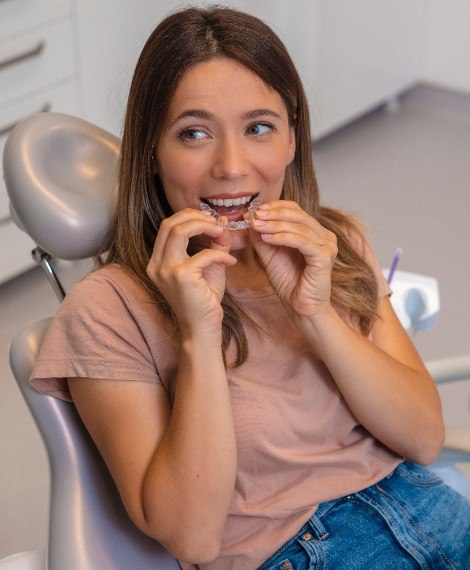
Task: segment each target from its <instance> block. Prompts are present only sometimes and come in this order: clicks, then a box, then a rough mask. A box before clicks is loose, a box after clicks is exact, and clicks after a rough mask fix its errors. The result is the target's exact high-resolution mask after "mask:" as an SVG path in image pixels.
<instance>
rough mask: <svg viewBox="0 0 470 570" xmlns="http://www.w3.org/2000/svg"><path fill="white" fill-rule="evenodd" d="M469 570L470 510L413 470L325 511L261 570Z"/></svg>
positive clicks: (431, 477)
mask: <svg viewBox="0 0 470 570" xmlns="http://www.w3.org/2000/svg"><path fill="white" fill-rule="evenodd" d="M390 568H392V569H393V570H412V569H413V570H417V569H426V570H444V569H450V568H452V569H454V570H469V569H470V503H469V502H468V501H467V500H466V499H465V498H464V497H462V496H461V495H460V494H458V493H457V492H456V491H454V490H453V489H451V488H450V487H448V486H447V485H445V484H444V483H442V481H441V479H439V477H438V476H437V475H435V474H434V473H432V472H431V471H429V470H428V469H426V468H424V467H421V466H420V465H416V464H415V463H411V462H406V463H403V464H401V465H399V466H398V467H397V468H396V469H395V470H394V471H393V472H392V473H391V474H390V475H388V476H387V477H385V479H383V480H382V481H380V482H379V483H377V484H376V485H372V486H371V487H369V488H367V489H364V490H363V491H360V492H358V493H354V494H353V495H348V496H347V497H342V498H340V499H335V500H333V501H328V502H326V503H322V504H321V505H320V506H319V507H318V509H317V511H316V512H315V514H314V515H313V516H312V518H311V519H310V520H309V521H308V522H307V523H306V524H305V525H304V526H303V527H302V528H301V529H300V531H299V532H298V534H297V535H296V536H295V537H293V538H292V539H290V540H289V541H288V542H286V544H284V546H283V547H282V548H280V549H279V550H278V551H277V552H276V553H275V554H274V555H273V556H271V558H269V559H268V560H267V561H266V562H265V563H264V564H263V565H262V566H261V567H260V570H319V569H321V570H388V569H390Z"/></svg>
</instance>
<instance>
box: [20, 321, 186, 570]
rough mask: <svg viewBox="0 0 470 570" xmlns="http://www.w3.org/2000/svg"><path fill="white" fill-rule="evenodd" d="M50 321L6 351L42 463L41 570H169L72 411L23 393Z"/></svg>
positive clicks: (24, 332) (169, 561)
mask: <svg viewBox="0 0 470 570" xmlns="http://www.w3.org/2000/svg"><path fill="white" fill-rule="evenodd" d="M50 321H51V319H44V320H41V321H37V322H34V323H31V324H28V325H27V326H25V327H24V328H23V329H21V330H20V331H19V332H18V333H17V334H16V335H15V337H14V339H13V340H12V342H11V344H10V366H11V369H12V371H13V374H14V376H15V378H16V381H17V382H18V386H19V387H20V390H21V392H22V394H23V396H24V399H25V400H26V403H27V405H28V407H29V409H30V410H31V413H32V415H33V417H34V419H35V421H36V424H37V426H38V428H39V431H40V432H41V435H42V437H43V440H44V443H45V446H46V449H47V453H48V457H49V462H50V470H51V489H50V516H49V546H48V570H64V569H67V570H98V569H103V570H129V569H130V568H136V569H139V570H176V569H177V568H179V566H178V564H177V562H176V560H175V559H174V558H173V557H172V556H170V554H169V553H168V552H166V551H165V550H164V549H163V547H162V546H161V545H160V544H158V542H156V541H155V540H152V539H150V538H148V537H147V536H145V535H144V534H143V533H142V532H140V531H139V530H138V529H137V527H135V526H134V525H133V523H132V522H131V520H130V518H129V516H128V515H127V513H126V511H125V509H124V507H123V505H122V502H121V499H120V497H119V494H118V492H117V490H116V487H115V486H114V483H113V481H112V479H111V476H110V474H109V472H108V470H107V468H106V465H105V464H104V462H103V460H102V459H101V456H100V454H99V452H98V450H97V449H96V448H95V446H94V444H93V442H92V440H91V438H90V436H89V435H88V432H87V431H86V428H85V426H84V425H83V424H82V422H81V420H80V417H79V416H78V414H77V412H76V410H75V407H74V406H73V404H71V403H68V402H64V401H63V400H58V399H56V398H53V397H51V396H45V395H43V394H39V393H38V392H37V391H36V390H34V389H33V388H32V387H31V386H30V384H29V378H30V375H31V371H32V367H33V364H34V361H35V359H36V356H37V353H38V351H39V348H40V346H41V343H42V340H43V338H44V335H45V334H46V332H47V328H48V326H49V323H50Z"/></svg>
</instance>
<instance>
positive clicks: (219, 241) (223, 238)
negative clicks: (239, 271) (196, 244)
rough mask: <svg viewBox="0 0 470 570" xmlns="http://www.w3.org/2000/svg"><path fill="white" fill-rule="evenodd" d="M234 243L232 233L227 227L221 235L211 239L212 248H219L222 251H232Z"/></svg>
mask: <svg viewBox="0 0 470 570" xmlns="http://www.w3.org/2000/svg"><path fill="white" fill-rule="evenodd" d="M231 245H232V234H231V232H230V230H228V229H225V230H223V232H222V233H221V234H220V236H218V237H216V238H213V239H212V241H211V249H218V250H220V251H230V246H231Z"/></svg>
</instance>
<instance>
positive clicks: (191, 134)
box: [179, 129, 206, 141]
mask: <svg viewBox="0 0 470 570" xmlns="http://www.w3.org/2000/svg"><path fill="white" fill-rule="evenodd" d="M179 136H180V138H182V139H183V140H186V141H198V140H201V139H203V138H204V137H205V136H206V133H205V132H204V131H201V130H200V129H185V130H184V131H182V132H181V134H180V135H179Z"/></svg>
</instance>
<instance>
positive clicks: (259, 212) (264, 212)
mask: <svg viewBox="0 0 470 570" xmlns="http://www.w3.org/2000/svg"><path fill="white" fill-rule="evenodd" d="M256 215H257V216H258V217H259V218H264V217H266V216H267V215H268V210H267V209H266V210H261V209H260V208H257V210H256Z"/></svg>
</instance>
